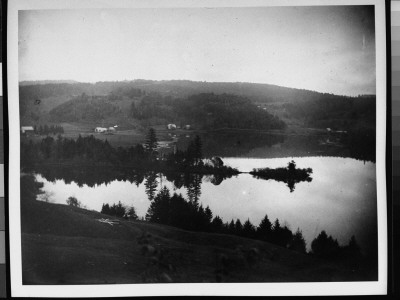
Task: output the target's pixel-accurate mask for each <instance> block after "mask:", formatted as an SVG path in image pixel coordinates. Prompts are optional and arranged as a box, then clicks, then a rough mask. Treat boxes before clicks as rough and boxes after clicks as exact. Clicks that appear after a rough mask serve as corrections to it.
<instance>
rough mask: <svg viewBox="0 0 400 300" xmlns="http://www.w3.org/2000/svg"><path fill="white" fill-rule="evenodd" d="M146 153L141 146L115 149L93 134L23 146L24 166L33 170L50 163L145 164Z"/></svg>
mask: <svg viewBox="0 0 400 300" xmlns="http://www.w3.org/2000/svg"><path fill="white" fill-rule="evenodd" d="M143 159H146V153H145V150H144V148H143V146H142V145H140V144H139V145H136V146H135V147H129V148H121V147H119V148H117V149H115V148H113V147H112V146H111V145H110V144H109V143H108V141H107V140H105V141H102V140H100V139H96V138H95V137H94V136H93V135H90V136H85V137H82V136H81V135H79V137H78V138H77V139H76V140H74V139H68V138H64V137H62V136H60V135H59V136H58V137H57V138H56V139H55V138H53V137H51V136H47V137H46V138H44V139H42V140H41V142H39V143H34V142H33V141H32V140H30V141H29V142H22V143H21V164H22V167H26V168H31V167H33V165H34V164H37V163H40V162H43V161H48V162H58V163H60V162H71V161H75V162H79V161H81V162H85V163H87V162H89V163H95V164H99V163H105V164H111V165H121V164H135V163H138V164H139V163H141V164H143Z"/></svg>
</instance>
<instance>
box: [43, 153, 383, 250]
mask: <svg viewBox="0 0 400 300" xmlns="http://www.w3.org/2000/svg"><path fill="white" fill-rule="evenodd" d="M290 160H291V159H290V158H274V159H245V158H226V159H224V162H225V164H226V165H230V166H232V167H237V168H238V169H239V170H241V171H250V170H251V169H252V168H256V167H257V168H259V167H271V168H276V167H283V166H286V165H287V163H288V162H289V161H290ZM294 160H295V162H296V165H297V167H298V168H312V169H313V174H312V182H301V183H299V184H296V186H295V190H294V192H293V193H290V191H289V188H288V187H287V186H286V185H285V184H284V183H282V182H276V181H273V180H268V181H266V180H261V179H255V178H253V177H252V176H251V175H249V174H241V175H239V176H237V177H233V178H231V179H227V180H224V181H223V182H222V183H221V184H220V185H217V186H216V185H213V184H212V183H211V182H209V181H208V180H206V179H203V183H202V185H201V196H200V201H201V203H202V204H203V206H207V205H208V206H210V208H211V210H212V212H213V213H214V216H215V215H219V216H220V217H221V218H222V219H223V220H224V222H226V221H230V220H231V219H236V218H239V219H240V220H241V221H242V222H244V221H245V220H247V218H249V219H250V221H251V222H252V223H253V224H255V225H258V224H259V223H260V221H261V219H262V218H263V217H264V216H265V214H268V217H269V219H270V220H271V222H273V221H274V220H275V219H276V218H279V220H280V222H281V224H284V223H285V222H286V223H287V224H288V225H289V226H290V228H291V229H292V231H295V230H296V229H297V227H299V228H300V229H301V230H302V231H303V235H304V236H305V238H306V241H307V244H308V245H307V246H308V248H309V247H310V243H311V241H312V239H314V238H315V237H316V236H317V235H318V234H319V233H320V232H321V230H325V231H326V232H327V233H328V234H329V235H332V236H333V237H334V238H337V239H338V241H339V243H341V244H347V243H348V240H349V238H350V237H351V235H353V234H354V235H355V236H356V238H357V240H358V241H359V242H360V244H366V242H367V241H366V238H367V234H368V232H369V231H370V230H372V229H373V226H374V222H376V175H375V164H373V163H364V162H362V161H357V160H354V159H350V158H338V157H302V158H294ZM38 179H39V181H43V182H44V190H45V191H47V192H50V193H51V194H52V197H51V199H52V201H53V202H56V203H62V204H65V203H66V199H67V198H68V197H70V196H75V197H76V198H78V200H79V201H81V202H82V203H83V205H86V206H87V208H89V209H94V210H101V206H102V204H103V203H110V204H112V203H116V202H118V201H121V202H122V203H123V204H125V205H128V206H132V205H133V206H134V207H135V209H136V211H137V213H138V215H139V216H144V215H145V214H146V211H147V209H148V207H149V205H150V202H149V200H148V199H147V195H146V193H145V186H144V182H143V183H142V184H140V185H139V186H136V185H135V184H131V183H129V182H127V181H113V182H112V183H109V184H101V185H97V186H95V187H93V188H90V187H88V186H86V185H84V186H83V187H78V185H77V184H76V183H74V182H73V183H71V184H65V183H64V182H63V181H61V180H58V181H56V182H54V183H53V182H47V181H46V180H45V179H44V178H42V177H41V176H40V175H38ZM158 182H159V187H158V189H159V188H160V187H161V186H162V185H166V186H167V187H169V188H170V189H171V190H172V189H173V184H172V183H170V182H168V181H167V180H165V178H164V179H163V180H162V183H160V179H158ZM177 192H180V193H182V194H183V195H184V196H185V197H187V196H186V189H185V188H182V189H179V190H177Z"/></svg>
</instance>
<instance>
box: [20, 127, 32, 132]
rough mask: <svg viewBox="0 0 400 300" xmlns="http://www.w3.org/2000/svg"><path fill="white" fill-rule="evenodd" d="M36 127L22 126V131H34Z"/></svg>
mask: <svg viewBox="0 0 400 300" xmlns="http://www.w3.org/2000/svg"><path fill="white" fill-rule="evenodd" d="M34 131H35V129H34V128H33V126H21V132H22V133H27V132H34Z"/></svg>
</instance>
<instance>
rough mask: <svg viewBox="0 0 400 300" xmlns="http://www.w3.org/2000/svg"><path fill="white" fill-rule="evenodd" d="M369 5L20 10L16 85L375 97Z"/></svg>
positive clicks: (373, 56) (371, 15) (371, 22)
mask: <svg viewBox="0 0 400 300" xmlns="http://www.w3.org/2000/svg"><path fill="white" fill-rule="evenodd" d="M374 27H375V25H374V11H373V7H371V6H369V7H366V6H326V7H270V8H265V7H258V8H211V9H206V8H190V9H189V8H179V9H171V8H160V9H124V10H121V9H93V10H89V9H88V10H83V9H80V10H40V11H39V10H36V11H35V10H34V11H20V12H19V80H20V81H23V80H63V79H72V80H77V81H83V82H96V81H114V80H120V81H121V80H133V79H155V80H169V79H189V80H196V81H232V82H236V81H241V82H257V83H270V84H277V85H281V86H288V87H296V88H303V89H310V90H316V91H320V92H328V93H335V94H346V95H357V94H371V93H375V80H376V76H375V28H374Z"/></svg>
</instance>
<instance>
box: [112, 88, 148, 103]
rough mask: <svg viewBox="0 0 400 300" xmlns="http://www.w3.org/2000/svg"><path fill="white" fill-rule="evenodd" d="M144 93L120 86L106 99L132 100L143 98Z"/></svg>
mask: <svg viewBox="0 0 400 300" xmlns="http://www.w3.org/2000/svg"><path fill="white" fill-rule="evenodd" d="M144 95H145V92H144V91H142V90H141V89H138V88H133V87H129V86H120V87H118V88H116V89H114V90H112V91H111V93H110V94H109V95H108V99H109V100H111V101H114V100H122V99H123V98H124V97H127V98H130V99H133V98H136V97H141V96H144Z"/></svg>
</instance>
